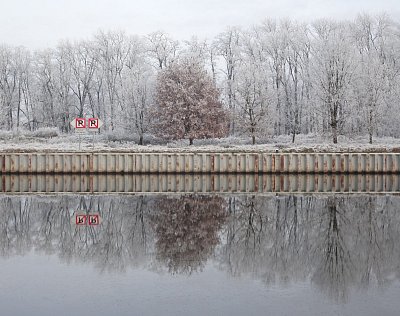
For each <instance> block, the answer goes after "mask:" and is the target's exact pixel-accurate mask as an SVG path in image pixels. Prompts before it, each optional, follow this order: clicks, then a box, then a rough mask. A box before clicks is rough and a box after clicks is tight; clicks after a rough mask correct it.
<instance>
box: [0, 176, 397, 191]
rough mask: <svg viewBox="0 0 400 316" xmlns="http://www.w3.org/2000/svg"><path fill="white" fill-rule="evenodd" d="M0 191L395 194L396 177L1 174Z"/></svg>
mask: <svg viewBox="0 0 400 316" xmlns="http://www.w3.org/2000/svg"><path fill="white" fill-rule="evenodd" d="M1 177H2V181H1V183H0V188H1V189H0V191H1V192H10V193H24V192H40V193H42V192H43V193H45V192H82V193H84V192H93V193H96V192H99V193H103V192H105V193H107V192H110V193H112V192H120V193H135V192H138V193H139V192H142V193H147V192H171V193H173V192H178V193H179V192H188V193H190V192H204V193H207V192H210V193H212V192H218V193H221V192H240V193H254V192H258V193H285V192H292V193H294V192H310V193H311V192H349V193H351V192H393V193H396V192H397V193H400V176H399V175H394V174H366V175H357V174H353V175H335V174H334V175H332V174H331V175H328V174H325V175H324V174H295V175H283V174H282V175H278V174H260V175H259V174H247V175H243V174H195V175H193V174H150V175H144V174H127V175H116V174H112V175H99V174H92V175H86V174H85V175H57V174H52V175H50V174H49V175H44V174H41V175H10V174H8V175H4V174H3V175H2V176H1Z"/></svg>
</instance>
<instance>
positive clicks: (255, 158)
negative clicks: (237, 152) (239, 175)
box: [254, 154, 258, 172]
mask: <svg viewBox="0 0 400 316" xmlns="http://www.w3.org/2000/svg"><path fill="white" fill-rule="evenodd" d="M254 172H258V155H257V154H256V155H255V156H254Z"/></svg>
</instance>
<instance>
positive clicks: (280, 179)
mask: <svg viewBox="0 0 400 316" xmlns="http://www.w3.org/2000/svg"><path fill="white" fill-rule="evenodd" d="M279 183H280V188H279V189H280V192H284V191H283V190H284V189H285V185H284V184H285V183H284V176H280V178H279Z"/></svg>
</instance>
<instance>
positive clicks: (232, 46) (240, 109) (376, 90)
mask: <svg viewBox="0 0 400 316" xmlns="http://www.w3.org/2000/svg"><path fill="white" fill-rule="evenodd" d="M182 59H192V60H194V61H195V62H196V63H198V64H199V65H201V66H202V67H203V68H204V69H205V71H207V73H208V75H209V76H210V78H212V80H213V83H214V84H215V86H216V87H217V89H218V91H219V94H220V95H219V99H220V102H221V103H222V105H223V107H224V109H225V110H226V112H227V116H228V118H229V122H228V124H229V132H228V133H229V135H230V136H238V137H249V138H251V139H252V142H253V143H256V142H257V139H259V138H265V137H269V136H278V135H291V137H292V140H293V142H294V141H295V138H296V135H298V134H310V133H313V134H321V135H330V137H332V141H333V142H334V143H337V140H338V135H348V136H353V135H368V138H369V141H370V143H372V142H373V137H376V136H379V137H380V136H391V137H400V128H399V126H398V125H399V124H398V122H400V26H399V21H395V20H393V19H392V18H391V17H390V16H389V15H388V14H380V15H377V16H371V15H367V14H359V15H358V16H357V17H356V18H355V19H354V20H353V21H349V20H342V21H338V20H332V19H318V20H315V21H313V22H312V23H301V22H298V21H296V20H291V19H284V20H280V21H276V20H272V19H266V20H264V21H263V22H260V23H258V24H257V25H255V26H253V27H249V28H238V27H230V28H228V29H226V30H225V31H223V32H221V33H219V34H218V35H217V36H215V37H214V38H212V39H209V40H199V39H197V38H196V37H192V38H191V39H190V40H188V41H181V42H179V41H177V40H175V39H173V38H172V37H171V36H170V35H168V34H166V33H164V32H161V31H157V32H154V33H151V34H149V35H147V36H136V35H128V34H126V33H125V32H123V31H118V32H117V31H98V32H97V33H96V34H94V35H93V36H92V37H91V38H90V39H86V40H79V41H73V42H71V41H69V40H63V41H60V43H59V44H58V45H57V47H54V48H48V49H40V50H29V49H27V48H24V47H22V46H9V45H6V44H2V45H0V129H2V130H9V131H10V130H12V131H14V130H19V129H26V130H29V131H34V130H37V129H38V128H43V127H57V128H58V129H59V130H60V131H61V132H64V133H69V132H71V126H70V122H71V121H72V120H73V119H74V118H75V117H83V116H90V117H98V118H100V119H101V120H102V121H103V122H104V125H103V130H105V131H116V132H121V133H127V134H130V135H137V136H138V139H139V143H142V142H143V135H144V134H146V133H150V134H157V133H155V126H154V121H155V120H156V118H155V117H154V113H155V111H154V108H157V97H156V96H157V89H156V87H157V85H156V82H157V77H158V76H159V74H160V73H162V72H164V71H165V70H166V69H168V68H169V67H170V65H172V64H173V63H174V62H176V61H179V60H182Z"/></svg>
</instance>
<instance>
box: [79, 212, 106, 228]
mask: <svg viewBox="0 0 400 316" xmlns="http://www.w3.org/2000/svg"><path fill="white" fill-rule="evenodd" d="M75 224H76V225H78V226H86V225H90V226H97V225H100V224H101V218H100V214H99V213H89V214H76V215H75Z"/></svg>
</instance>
